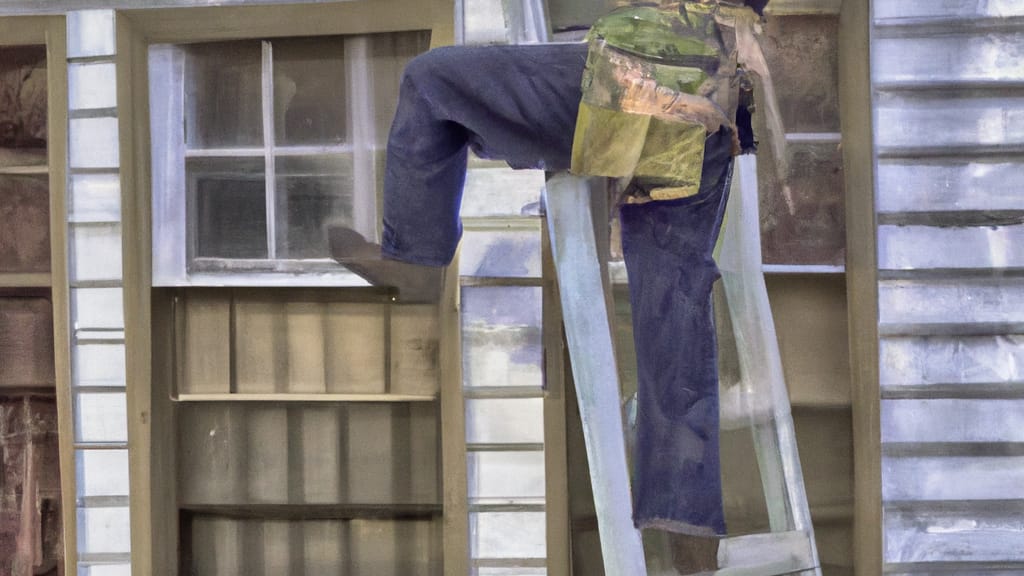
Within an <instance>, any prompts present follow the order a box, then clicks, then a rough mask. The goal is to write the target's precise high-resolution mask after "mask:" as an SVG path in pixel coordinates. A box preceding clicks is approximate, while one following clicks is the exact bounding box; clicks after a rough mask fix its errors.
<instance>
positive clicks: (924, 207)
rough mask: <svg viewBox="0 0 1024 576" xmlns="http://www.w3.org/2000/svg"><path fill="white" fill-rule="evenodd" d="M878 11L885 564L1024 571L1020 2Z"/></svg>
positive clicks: (911, 3) (911, 568)
mask: <svg viewBox="0 0 1024 576" xmlns="http://www.w3.org/2000/svg"><path fill="white" fill-rule="evenodd" d="M872 15H873V18H874V21H873V32H872V49H871V54H872V61H871V75H872V84H873V86H872V87H873V92H874V94H875V110H874V122H875V126H874V128H875V146H876V150H875V152H876V157H877V161H878V163H877V180H876V190H875V192H876V194H875V199H876V204H875V205H876V209H877V216H878V222H879V225H878V229H877V230H878V233H877V241H878V268H879V277H880V278H881V280H880V281H879V286H878V305H879V323H880V326H879V333H880V334H881V341H880V342H879V381H880V382H879V383H880V386H881V392H882V405H881V431H882V454H883V456H882V479H881V481H882V500H883V509H884V514H883V517H884V522H883V527H882V529H883V542H884V563H885V567H884V572H885V573H886V574H890V575H900V574H907V575H909V574H930V573H942V574H946V575H950V576H956V575H963V576H967V575H973V574H980V573H984V574H986V575H992V576H1003V575H1007V574H1020V573H1024V519H1022V518H1024V506H1022V505H1021V502H1022V501H1024V451H1022V450H1021V446H1022V445H1024V278H1022V275H1021V274H1020V271H1021V270H1022V269H1024V248H1021V247H1022V246H1024V194H1022V193H1021V182H1022V181H1024V156H1022V155H1021V151H1022V150H1024V66H1022V65H1021V62H1022V61H1024V58H1022V56H1024V22H1022V20H1021V17H1024V2H1020V1H1018V0H987V1H985V2H964V1H960V0H873V2H872Z"/></svg>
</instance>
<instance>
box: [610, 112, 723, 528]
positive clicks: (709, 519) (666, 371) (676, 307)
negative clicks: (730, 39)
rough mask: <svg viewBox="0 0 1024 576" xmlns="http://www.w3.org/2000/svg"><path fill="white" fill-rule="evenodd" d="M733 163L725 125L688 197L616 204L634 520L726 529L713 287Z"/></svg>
mask: <svg viewBox="0 0 1024 576" xmlns="http://www.w3.org/2000/svg"><path fill="white" fill-rule="evenodd" d="M731 169H732V136H731V133H730V131H729V130H727V129H723V130H722V131H720V132H718V133H716V134H714V135H712V136H710V137H709V138H708V139H707V142H706V146H705V155H704V163H703V173H702V178H701V184H700V190H699V192H698V193H697V194H696V195H695V196H691V197H687V198H680V199H676V200H666V201H659V202H649V203H646V204H627V205H624V206H622V208H621V210H620V214H621V218H622V247H623V252H624V255H625V260H626V268H627V270H628V272H629V294H630V301H631V303H632V310H633V338H634V341H635V343H636V354H637V378H638V391H637V416H636V420H637V424H636V426H637V435H636V447H635V449H634V453H633V463H634V476H633V520H634V522H635V523H636V525H637V527H639V528H647V527H650V528H661V529H665V530H671V531H674V532H683V533H689V534H695V535H706V536H711V535H722V534H724V533H725V515H724V512H723V508H722V485H721V471H720V463H719V455H718V433H719V430H718V353H717V346H716V335H715V326H714V320H713V315H712V308H711V288H712V285H713V284H714V282H715V280H717V279H718V276H719V274H718V268H717V266H716V265H715V262H714V259H713V254H712V253H713V250H714V247H715V243H716V240H717V238H718V231H719V228H720V226H721V223H722V217H723V215H724V212H725V202H726V197H727V193H728V186H729V180H730V174H731Z"/></svg>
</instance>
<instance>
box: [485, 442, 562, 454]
mask: <svg viewBox="0 0 1024 576" xmlns="http://www.w3.org/2000/svg"><path fill="white" fill-rule="evenodd" d="M543 451H544V444H543V443H541V442H522V443H519V444H485V443H482V442H481V443H467V444H466V452H543Z"/></svg>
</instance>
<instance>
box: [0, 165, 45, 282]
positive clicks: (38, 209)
mask: <svg viewBox="0 0 1024 576" xmlns="http://www.w3.org/2000/svg"><path fill="white" fill-rule="evenodd" d="M3 152H4V150H2V149H0V154H2V153H3ZM47 190H48V186H47V183H46V178H45V177H30V178H24V177H0V273H2V272H47V271H49V270H50V197H49V194H48V193H47Z"/></svg>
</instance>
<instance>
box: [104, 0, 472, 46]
mask: <svg viewBox="0 0 1024 576" xmlns="http://www.w3.org/2000/svg"><path fill="white" fill-rule="evenodd" d="M445 4H448V5H450V0H432V4H431V6H430V7H426V8H425V7H424V5H423V2H421V1H419V0H352V1H349V2H339V3H331V4H323V3H317V4H285V5H272V6H218V7H201V8H160V9H135V10H123V11H121V12H120V14H123V15H124V16H126V17H128V18H130V19H131V21H132V22H133V23H134V24H135V26H136V29H137V30H138V31H139V33H141V34H142V35H144V36H145V37H146V39H147V41H148V42H150V43H161V42H202V41H209V40H231V39H240V38H273V37H282V36H322V35H328V34H368V33H376V32H396V31H403V30H429V29H435V30H437V33H438V39H439V40H440V39H447V38H448V37H452V36H453V35H454V32H453V25H452V24H451V23H450V22H449V23H447V24H445V23H439V22H437V21H433V22H432V21H431V20H432V19H436V18H439V13H443V12H444V9H443V6H444V5H445ZM427 10H430V15H429V16H427V15H426V14H424V12H425V11H427ZM453 13H454V10H453V11H452V14H453ZM425 16H426V17H425ZM450 20H451V18H449V21H450Z"/></svg>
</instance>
